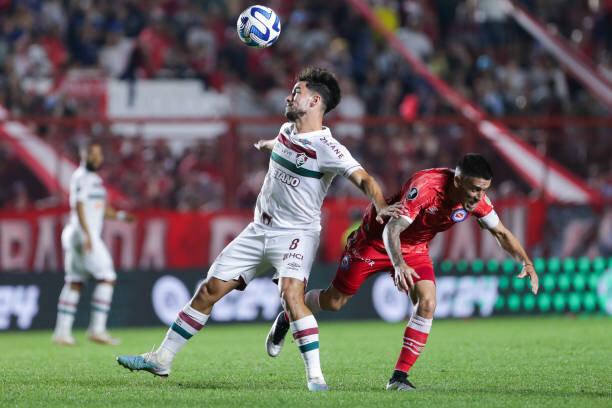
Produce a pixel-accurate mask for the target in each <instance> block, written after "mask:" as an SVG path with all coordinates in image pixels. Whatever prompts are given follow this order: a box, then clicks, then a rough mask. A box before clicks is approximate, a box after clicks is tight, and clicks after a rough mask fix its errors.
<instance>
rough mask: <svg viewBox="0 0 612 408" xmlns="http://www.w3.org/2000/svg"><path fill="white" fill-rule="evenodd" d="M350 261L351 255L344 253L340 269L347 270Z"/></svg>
mask: <svg viewBox="0 0 612 408" xmlns="http://www.w3.org/2000/svg"><path fill="white" fill-rule="evenodd" d="M350 262H351V257H350V256H348V255H344V256H343V257H342V262H340V269H342V270H347V269H348V267H349V263H350Z"/></svg>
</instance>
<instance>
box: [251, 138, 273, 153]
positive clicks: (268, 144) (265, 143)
mask: <svg viewBox="0 0 612 408" xmlns="http://www.w3.org/2000/svg"><path fill="white" fill-rule="evenodd" d="M275 144H276V139H269V140H259V141H257V143H255V144H253V147H255V148H256V149H257V150H260V151H264V152H265V151H267V152H271V151H272V150H273V149H274V145H275Z"/></svg>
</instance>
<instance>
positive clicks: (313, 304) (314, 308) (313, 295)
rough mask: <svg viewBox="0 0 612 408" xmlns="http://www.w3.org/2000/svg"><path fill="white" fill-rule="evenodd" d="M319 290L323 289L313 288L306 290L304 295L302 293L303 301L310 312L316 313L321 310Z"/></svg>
mask: <svg viewBox="0 0 612 408" xmlns="http://www.w3.org/2000/svg"><path fill="white" fill-rule="evenodd" d="M321 292H323V289H313V290H309V291H308V292H306V295H304V302H305V303H306V306H308V308H309V309H310V311H311V312H312V314H317V313H319V312H320V311H321V310H322V309H321V304H320V303H319V296H321Z"/></svg>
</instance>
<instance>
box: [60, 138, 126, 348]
mask: <svg viewBox="0 0 612 408" xmlns="http://www.w3.org/2000/svg"><path fill="white" fill-rule="evenodd" d="M84 156H85V157H84V162H83V163H82V164H81V166H80V167H79V168H78V169H77V170H76V171H75V172H74V173H73V175H72V178H71V179H70V198H69V200H70V219H69V221H68V224H67V225H66V226H65V227H64V230H63V231H62V247H63V249H64V252H65V258H64V269H65V273H66V277H65V282H66V283H65V284H64V287H63V289H62V291H61V293H60V297H59V302H58V305H57V323H56V325H55V331H54V333H53V341H54V342H55V343H57V344H60V345H66V346H72V345H74V344H75V341H74V337H72V323H73V322H74V315H75V313H76V310H77V304H78V303H79V297H80V292H81V288H82V287H83V283H84V282H85V281H86V280H87V279H88V278H89V277H93V278H94V279H95V281H96V287H95V289H94V291H93V294H92V299H91V319H90V322H89V329H88V331H87V335H88V338H89V339H90V340H92V341H94V342H97V343H101V344H110V345H116V344H119V341H118V340H117V339H115V338H113V337H111V336H110V335H109V333H108V332H107V330H106V320H107V317H108V312H109V311H110V306H111V300H112V297H113V289H114V285H115V281H116V278H117V275H116V274H115V269H114V267H113V260H112V259H111V256H110V254H109V252H108V249H107V248H106V245H105V244H104V241H102V236H101V234H102V226H103V223H104V218H115V219H119V220H126V221H131V220H132V219H133V217H132V216H131V215H129V214H127V213H126V212H124V211H115V210H114V209H113V208H111V207H109V206H108V205H107V203H106V189H105V188H104V185H103V183H102V179H101V178H100V176H99V175H98V174H97V173H96V171H97V170H98V168H99V167H100V166H101V165H102V163H103V161H104V155H103V153H102V147H101V146H100V145H99V144H98V143H91V144H90V145H89V146H87V150H86V152H85V154H84Z"/></svg>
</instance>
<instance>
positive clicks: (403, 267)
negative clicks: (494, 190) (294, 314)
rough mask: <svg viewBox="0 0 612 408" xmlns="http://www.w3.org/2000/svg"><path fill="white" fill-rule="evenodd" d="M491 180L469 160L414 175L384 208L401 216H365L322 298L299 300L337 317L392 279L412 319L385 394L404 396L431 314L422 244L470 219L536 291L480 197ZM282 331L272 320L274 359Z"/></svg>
mask: <svg viewBox="0 0 612 408" xmlns="http://www.w3.org/2000/svg"><path fill="white" fill-rule="evenodd" d="M492 178H493V173H492V171H491V167H490V166H489V164H488V163H487V161H486V159H485V158H484V157H483V156H481V155H478V154H468V155H466V156H464V157H463V158H462V159H461V161H460V162H459V163H458V165H457V167H456V169H455V170H452V169H448V168H437V169H428V170H423V171H419V172H417V173H416V174H414V175H413V176H412V177H411V178H410V179H409V180H408V181H407V182H406V183H405V184H404V186H403V187H402V189H401V191H399V192H398V193H397V194H395V195H394V196H393V197H391V198H390V199H389V200H388V203H395V204H394V205H395V206H398V207H400V208H401V212H402V216H401V217H397V218H391V219H390V220H389V221H388V222H387V224H386V225H381V224H379V223H377V222H376V209H375V208H374V207H372V206H370V207H369V208H368V210H367V211H366V213H365V215H364V216H363V221H362V224H361V227H360V228H359V229H358V230H357V231H355V232H354V233H353V234H352V235H351V236H350V237H349V239H348V242H347V245H346V248H345V250H344V253H343V254H342V258H341V262H340V265H339V267H338V271H337V272H336V277H335V278H334V280H333V282H332V284H331V285H330V286H329V287H328V288H327V289H325V290H321V289H315V290H310V291H309V292H308V293H306V304H307V305H308V307H309V308H310V309H311V310H312V311H313V313H316V312H317V311H320V310H330V311H338V310H340V309H341V308H342V307H343V306H344V305H345V304H346V303H347V302H348V300H349V299H350V298H351V297H352V296H353V295H354V294H355V293H357V291H358V290H359V287H360V286H361V285H362V283H363V282H364V281H365V279H366V278H368V277H370V276H372V275H373V274H376V273H379V272H389V271H393V272H392V275H393V279H394V282H395V285H396V286H397V288H398V289H399V290H401V291H405V292H407V293H408V294H409V295H410V296H411V298H412V301H413V303H414V304H416V305H417V306H416V312H415V313H414V314H413V315H412V316H411V318H410V320H409V322H408V325H407V327H406V329H405V331H404V343H403V347H402V349H401V351H400V356H399V358H398V360H397V363H396V365H395V370H394V371H393V375H392V376H391V378H390V380H389V382H388V383H387V386H386V388H387V390H399V391H409V390H412V389H414V388H415V387H414V385H413V384H412V383H411V382H410V381H408V371H410V368H411V367H412V365H413V364H414V363H415V361H416V360H417V358H418V357H419V355H420V353H421V351H422V350H423V348H424V347H425V344H426V342H427V337H428V335H429V331H430V329H431V324H432V321H433V316H434V310H435V308H436V287H435V275H434V269H433V264H432V261H431V258H430V256H429V242H430V241H431V240H432V239H433V237H434V236H435V235H436V234H437V233H438V232H442V231H446V230H447V229H449V228H451V227H452V226H453V225H455V224H457V223H459V222H463V221H465V220H466V219H467V218H468V217H469V216H470V215H471V216H473V217H475V218H476V219H477V221H478V223H479V224H480V225H481V226H482V227H483V228H486V229H487V230H488V231H489V232H490V233H491V234H492V235H493V236H494V237H495V238H496V239H497V241H498V242H499V244H500V245H501V247H502V248H503V249H504V250H505V251H506V252H507V253H508V254H510V255H511V256H512V257H514V258H515V259H519V260H521V261H522V263H523V269H522V271H521V272H520V273H519V275H518V277H519V278H525V277H527V276H528V277H529V278H530V280H531V290H532V292H533V293H534V294H535V293H537V291H538V276H537V274H536V271H535V270H534V267H533V263H532V262H531V260H530V259H529V256H528V255H527V253H526V252H525V250H524V249H523V247H522V245H521V244H520V243H519V241H518V240H517V239H516V237H515V236H514V235H513V234H512V232H510V231H509V230H508V229H507V228H506V227H504V225H503V224H502V223H501V221H500V220H499V217H498V216H497V213H496V212H495V210H494V209H493V205H492V204H491V201H490V200H489V198H488V197H487V196H486V194H485V192H486V190H487V189H488V188H489V186H490V185H491V179H492ZM287 330H288V324H287V323H286V316H285V314H284V312H281V313H280V314H279V315H278V317H277V318H276V320H275V322H274V324H273V325H272V328H271V330H270V333H269V334H268V338H267V340H266V346H267V351H268V354H269V355H270V356H272V357H276V356H277V355H278V354H279V353H280V351H281V348H282V345H283V341H284V337H285V334H286V333H287Z"/></svg>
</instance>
